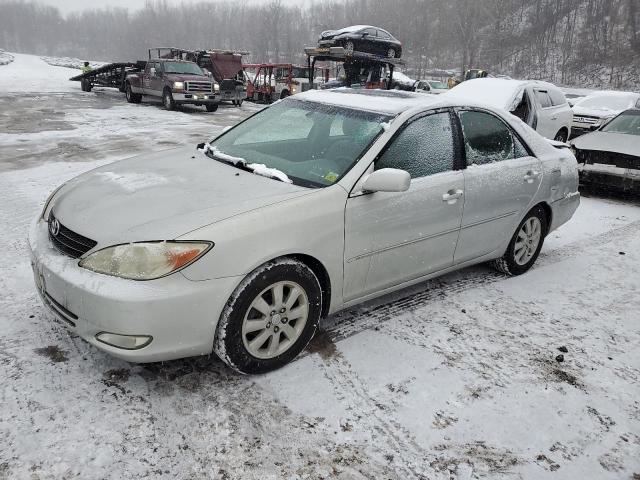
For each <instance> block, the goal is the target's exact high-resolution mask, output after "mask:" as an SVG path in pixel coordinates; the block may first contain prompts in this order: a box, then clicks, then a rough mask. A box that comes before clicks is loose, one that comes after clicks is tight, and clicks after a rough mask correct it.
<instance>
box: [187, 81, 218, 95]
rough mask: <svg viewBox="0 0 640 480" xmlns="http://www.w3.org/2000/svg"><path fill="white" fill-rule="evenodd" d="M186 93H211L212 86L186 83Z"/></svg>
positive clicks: (209, 84)
mask: <svg viewBox="0 0 640 480" xmlns="http://www.w3.org/2000/svg"><path fill="white" fill-rule="evenodd" d="M185 90H186V91H187V92H203V93H211V92H213V84H212V83H211V82H186V88H185Z"/></svg>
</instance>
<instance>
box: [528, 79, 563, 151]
mask: <svg viewBox="0 0 640 480" xmlns="http://www.w3.org/2000/svg"><path fill="white" fill-rule="evenodd" d="M533 96H534V98H535V102H536V115H537V120H538V121H537V124H536V131H537V132H538V133H539V134H540V135H542V136H543V137H546V138H551V139H553V138H554V137H555V136H556V132H557V131H558V130H556V125H557V123H558V117H557V115H556V112H555V109H554V108H553V103H552V102H551V97H550V96H549V92H548V91H547V89H546V88H534V89H533Z"/></svg>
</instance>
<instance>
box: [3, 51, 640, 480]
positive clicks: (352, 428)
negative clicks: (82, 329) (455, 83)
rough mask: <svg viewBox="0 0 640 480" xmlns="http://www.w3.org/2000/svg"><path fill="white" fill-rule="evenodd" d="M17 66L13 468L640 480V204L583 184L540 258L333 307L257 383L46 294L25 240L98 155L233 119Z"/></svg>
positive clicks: (197, 138)
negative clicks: (94, 334) (150, 356)
mask: <svg viewBox="0 0 640 480" xmlns="http://www.w3.org/2000/svg"><path fill="white" fill-rule="evenodd" d="M14 57H15V59H14V61H13V62H12V63H10V64H8V65H4V66H0V200H1V201H0V224H1V225H2V235H0V247H1V251H2V252H4V254H3V255H2V256H0V270H1V271H2V275H1V276H0V291H1V292H2V295H1V296H0V332H2V333H1V334H0V378H1V379H2V384H1V385H2V386H1V389H0V479H4V478H7V479H14V478H18V479H21V478H29V479H35V478H37V479H49V478H51V479H54V478H55V479H57V478H100V479H107V478H108V479H122V478H153V479H164V478H166V479H176V478H178V479H196V478H198V479H199V478H220V479H260V480H265V479H283V478H286V479H292V480H294V479H303V478H304V479H307V478H308V479H329V478H332V479H333V478H337V479H360V478H366V479H382V478H385V479H386V478H388V479H402V480H405V479H436V480H439V479H446V480H450V479H453V480H470V479H478V478H486V479H527V480H529V479H544V478H563V479H565V478H566V479H583V478H584V479H616V480H617V479H637V478H639V477H640V386H639V380H640V313H639V312H640V294H639V291H640V252H639V251H638V248H637V245H638V242H639V241H640V205H639V204H640V202H637V201H634V200H621V199H612V198H603V197H589V198H583V200H582V205H581V207H580V208H579V210H578V212H577V213H576V216H575V218H574V219H573V220H572V221H571V222H570V223H569V224H567V225H565V226H564V227H562V228H561V229H560V230H558V231H557V232H554V233H553V234H552V235H550V237H548V238H547V241H546V243H545V246H544V248H543V251H542V254H541V255H540V258H539V260H538V263H537V264H536V266H535V267H534V268H533V269H532V270H531V271H530V272H529V273H527V274H525V275H523V276H521V277H517V278H507V277H504V276H502V275H500V274H498V273H496V272H495V271H493V270H491V269H490V268H488V267H485V266H478V267H474V268H469V269H465V270H463V271H460V272H458V273H455V274H452V275H447V276H445V277H442V278H439V279H436V280H433V281H430V282H426V283H423V284H421V285H418V286H416V287H413V288H411V289H409V290H404V291H401V292H399V293H396V294H394V295H391V296H386V297H384V298H381V299H379V300H377V301H376V302H373V303H369V304H367V305H364V306H361V307H358V308H356V309H351V310H348V311H345V312H342V313H341V314H338V315H336V316H334V317H332V318H329V319H327V320H326V321H325V322H324V323H323V325H322V327H323V331H322V332H321V333H320V334H319V335H318V336H317V337H316V338H315V339H314V340H313V341H312V343H311V345H310V346H309V347H308V349H307V351H306V352H305V353H304V355H302V356H301V358H299V359H298V360H297V361H295V362H293V363H292V364H291V365H289V366H287V367H285V368H283V369H281V370H279V371H277V372H273V373H270V374H267V375H262V376H254V377H248V376H239V375H237V374H235V373H233V372H231V371H230V370H228V369H227V368H226V367H225V366H224V365H223V364H222V363H221V362H220V361H218V360H217V359H215V358H214V357H211V358H195V359H187V360H182V361H173V362H166V363H162V364H149V365H134V364H129V363H126V362H123V361H120V360H116V359H114V358H111V357H110V356H108V355H107V354H105V353H102V352H100V351H98V350H96V349H95V348H94V347H92V346H91V345H89V344H87V343H86V342H84V341H82V340H81V339H79V338H78V337H76V336H74V335H73V334H71V333H70V332H69V331H68V330H67V329H66V328H65V326H64V325H61V324H59V323H57V322H56V321H55V320H54V319H53V318H52V317H51V315H49V314H48V313H47V312H46V310H45V309H44V307H43V306H42V305H41V303H40V302H39V300H38V298H37V296H36V293H35V287H34V284H33V281H32V278H31V273H30V267H29V259H28V253H27V247H26V241H25V237H26V232H27V228H28V225H29V223H30V222H31V221H32V219H33V218H34V217H35V216H36V215H37V214H38V213H39V212H40V209H41V207H42V204H43V202H44V200H45V198H46V197H47V195H48V193H49V192H50V191H52V190H53V189H54V188H55V187H56V186H57V185H59V184H60V183H61V182H63V181H65V180H66V179H69V178H71V177H73V176H75V175H77V174H79V173H81V172H83V171H86V170H89V169H91V168H94V167H95V166H96V165H99V164H104V163H107V162H111V161H113V160H116V159H120V158H124V157H127V156H130V155H133V154H135V153H138V152H143V151H148V150H160V149H164V148H168V147H171V146H175V145H186V144H193V147H194V149H195V148H196V147H195V146H196V144H197V143H199V142H203V141H206V140H208V139H209V138H210V137H211V136H212V135H213V134H214V133H215V132H217V131H220V130H221V129H223V128H224V127H225V126H227V125H231V124H233V123H235V122H237V121H239V120H240V119H242V118H244V117H246V116H247V115H249V114H250V113H252V112H254V111H256V110H257V109H258V108H259V107H257V106H254V105H251V104H248V103H245V104H243V106H242V107H241V108H240V109H238V108H236V107H232V106H226V107H221V108H220V109H219V110H218V111H217V112H215V113H206V112H205V111H204V109H199V108H185V109H184V110H183V111H179V112H166V111H164V110H162V109H161V107H160V105H159V104H157V103H143V104H141V105H128V104H126V103H125V102H124V99H123V98H122V94H120V93H118V92H113V91H108V90H101V89H96V91H95V92H91V93H84V92H81V91H80V88H79V85H78V84H77V83H72V82H68V81H67V79H68V77H70V76H72V75H74V74H75V73H76V71H75V70H72V69H66V68H63V67H55V66H50V65H48V64H47V63H45V62H44V61H42V60H41V59H39V58H38V57H35V56H26V55H14Z"/></svg>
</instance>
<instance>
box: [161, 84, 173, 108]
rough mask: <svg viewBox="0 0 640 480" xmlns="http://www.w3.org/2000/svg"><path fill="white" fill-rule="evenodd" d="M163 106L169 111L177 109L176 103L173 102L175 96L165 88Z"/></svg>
mask: <svg viewBox="0 0 640 480" xmlns="http://www.w3.org/2000/svg"><path fill="white" fill-rule="evenodd" d="M162 104H163V105H164V108H166V109H167V110H175V109H176V102H175V101H174V100H173V94H172V93H171V90H169V89H168V88H165V89H164V92H162Z"/></svg>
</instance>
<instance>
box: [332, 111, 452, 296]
mask: <svg viewBox="0 0 640 480" xmlns="http://www.w3.org/2000/svg"><path fill="white" fill-rule="evenodd" d="M452 119H453V112H450V111H449V110H446V109H445V110H439V111H433V112H430V113H429V114H426V115H424V114H423V115H422V116H419V117H415V118H414V119H412V120H410V121H409V122H407V124H405V126H404V127H403V128H402V129H401V130H400V131H399V132H398V133H397V134H396V136H395V137H394V138H393V139H392V140H391V141H390V142H389V144H388V145H387V147H385V149H384V150H383V151H382V153H381V154H380V155H379V156H378V158H377V159H376V161H375V162H374V166H373V167H372V170H373V168H375V169H381V168H399V169H402V170H406V171H408V172H409V173H410V175H411V186H410V187H409V190H407V191H406V192H375V193H364V194H362V192H352V195H351V196H350V198H349V199H348V200H347V205H346V211H345V259H344V261H345V263H344V265H345V267H344V268H345V271H344V275H345V283H344V296H345V300H347V301H349V300H353V299H355V298H358V297H362V296H365V295H368V294H371V293H374V292H379V291H381V290H384V289H386V288H390V287H393V286H396V285H399V284H402V283H404V282H407V281H410V280H413V279H416V278H419V277H421V276H423V275H426V274H429V273H432V272H436V271H438V270H442V269H444V268H447V267H449V266H451V264H452V263H453V254H454V251H455V245H456V241H457V240H458V233H459V229H460V221H461V218H462V204H463V196H464V174H463V172H462V170H460V169H459V168H458V166H459V157H457V155H456V148H455V145H456V143H455V142H454V137H453V133H452V132H453V128H452V127H453V124H452ZM457 159H458V160H457Z"/></svg>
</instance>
